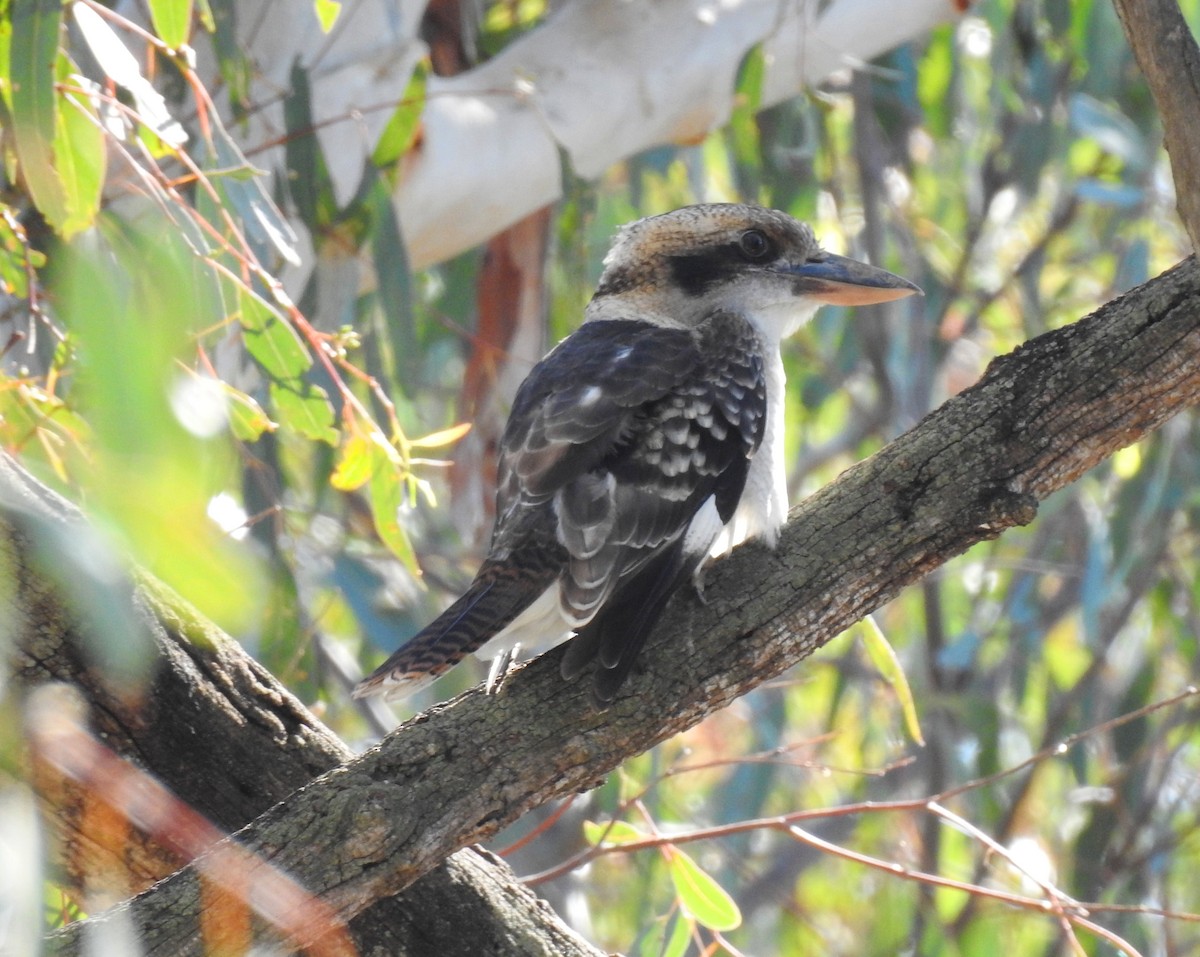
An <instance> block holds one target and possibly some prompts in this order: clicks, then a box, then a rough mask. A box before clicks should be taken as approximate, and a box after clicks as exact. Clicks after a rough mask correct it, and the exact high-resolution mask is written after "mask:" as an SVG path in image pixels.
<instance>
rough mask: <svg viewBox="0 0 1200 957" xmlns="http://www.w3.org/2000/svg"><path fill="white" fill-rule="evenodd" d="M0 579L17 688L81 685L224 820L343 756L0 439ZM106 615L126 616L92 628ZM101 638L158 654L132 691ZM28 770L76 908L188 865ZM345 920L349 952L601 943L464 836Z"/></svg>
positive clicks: (230, 825) (148, 760)
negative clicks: (423, 872)
mask: <svg viewBox="0 0 1200 957" xmlns="http://www.w3.org/2000/svg"><path fill="white" fill-rule="evenodd" d="M0 583H4V584H5V586H6V587H5V588H3V589H0V621H3V622H4V627H5V629H6V630H7V632H8V634H6V635H3V636H0V640H2V638H6V637H11V638H12V639H13V645H14V648H13V649H12V650H13V652H14V660H13V665H14V673H15V676H16V685H17V687H18V688H19V689H20V690H21V691H23V692H28V691H30V690H31V689H32V688H34V687H36V686H39V685H42V684H44V683H46V682H47V681H60V682H67V683H69V684H70V685H72V686H73V687H75V688H77V689H78V690H79V691H80V692H81V693H82V695H83V697H84V698H85V699H86V700H87V703H88V715H87V723H88V725H89V726H90V728H91V730H92V731H93V732H94V733H95V735H96V736H97V737H98V738H100V739H101V740H103V741H104V743H105V744H106V745H107V746H108V747H109V748H111V749H112V750H113V751H115V752H116V753H118V754H120V755H122V756H124V757H126V758H129V759H130V760H132V761H134V762H135V763H136V764H137V765H139V766H140V767H142V768H144V769H146V770H149V771H150V772H151V773H153V774H154V775H155V776H156V777H157V778H158V779H159V780H160V781H162V782H163V783H164V784H165V785H166V786H167V787H168V788H169V789H170V790H171V791H173V792H174V793H175V794H177V795H181V796H182V797H183V798H184V799H185V800H186V801H187V802H188V803H189V804H191V805H192V806H193V807H194V808H196V809H197V810H198V811H200V812H201V813H202V814H204V815H205V816H206V817H207V818H208V819H209V820H211V821H213V822H214V823H215V824H217V825H218V826H219V827H220V828H222V829H224V830H226V831H233V830H236V829H237V828H239V827H241V826H242V825H243V824H245V823H246V822H247V821H249V820H251V819H252V818H254V817H255V816H256V815H258V814H261V813H262V812H263V811H265V810H266V809H267V808H269V807H270V806H271V805H272V804H274V803H275V802H276V801H279V800H282V799H283V798H285V797H287V795H288V794H290V793H291V792H292V791H294V790H295V789H296V788H299V787H302V786H303V785H304V784H306V783H308V782H309V781H310V780H311V779H312V778H314V777H315V776H317V775H318V774H320V773H322V772H323V771H327V770H329V769H330V768H334V767H337V766H338V765H340V764H342V763H343V762H345V761H348V760H350V759H351V758H352V757H353V754H352V752H351V751H350V750H349V748H347V747H346V745H345V744H344V743H343V742H342V741H341V740H340V739H339V738H338V737H337V736H336V735H334V734H333V733H332V732H331V731H329V730H328V729H327V728H326V727H324V725H322V724H321V723H320V722H318V721H317V720H316V719H315V718H314V717H313V716H312V715H311V714H310V713H309V712H308V710H307V709H306V708H305V707H304V706H303V705H302V704H301V703H300V702H299V701H297V700H296V699H295V698H294V697H293V696H292V695H291V694H290V693H289V692H288V691H287V690H286V689H285V688H284V687H283V686H282V685H280V684H279V682H278V681H276V679H275V678H274V677H273V676H271V675H270V674H269V673H268V672H267V671H266V670H265V669H264V668H263V667H262V666H261V665H259V664H258V662H256V661H255V660H254V659H253V658H251V657H250V656H249V655H247V654H246V653H245V652H244V651H243V650H242V649H241V647H240V646H239V645H237V643H236V642H234V641H233V640H232V639H230V638H229V637H228V636H226V635H224V634H223V633H221V632H220V631H219V630H218V629H216V628H215V627H214V626H212V625H211V624H209V623H208V622H206V621H204V620H203V619H202V618H200V616H199V615H197V614H196V613H195V612H194V611H192V610H191V609H189V608H186V607H184V606H183V604H182V603H181V602H179V601H178V600H177V599H173V598H172V597H171V596H168V595H165V594H164V593H163V591H162V589H161V586H156V585H154V584H153V583H151V582H149V581H145V580H144V581H143V582H141V583H139V584H136V585H135V584H134V583H133V582H131V581H129V580H128V578H127V577H126V576H125V575H124V574H123V573H122V572H121V565H120V562H119V560H118V559H117V558H116V557H115V556H113V555H111V554H110V553H108V552H107V551H106V550H105V547H104V545H103V542H102V541H101V540H100V539H99V536H97V535H95V534H94V533H93V532H92V531H91V530H90V529H89V528H88V527H87V525H86V523H85V522H84V521H83V520H82V518H81V517H80V515H79V513H78V510H76V509H75V508H74V506H72V505H70V504H69V503H67V502H66V501H64V500H63V499H61V498H60V497H59V496H57V495H55V494H54V493H53V492H51V491H50V490H48V489H46V488H45V487H44V486H42V485H41V484H40V483H38V482H37V481H36V480H34V479H33V478H32V477H31V476H30V475H29V474H28V473H26V472H25V471H24V470H23V469H22V468H21V467H20V466H19V465H18V464H17V463H16V462H14V461H13V460H12V459H10V458H8V457H7V456H5V455H2V454H0ZM9 584H11V589H10V588H8V587H7V586H8V585H9ZM106 619H107V620H109V621H112V620H116V621H119V622H120V623H121V628H122V630H121V631H120V632H119V633H118V634H117V635H115V636H114V635H112V634H105V633H104V623H103V622H104V620H106ZM114 637H115V639H116V640H118V641H120V642H121V643H122V644H123V645H124V647H125V648H126V649H129V648H132V649H134V652H135V654H137V655H141V656H144V657H145V658H146V659H147V660H153V659H154V658H155V657H156V656H157V658H158V661H157V666H156V667H154V668H153V675H152V678H151V679H150V683H149V686H148V688H147V689H146V690H145V692H144V693H141V692H138V691H137V690H136V685H135V684H133V683H121V682H115V683H114V682H113V681H112V680H110V679H109V678H108V677H106V675H110V674H111V671H112V669H111V664H112V662H111V661H110V662H109V665H110V667H109V668H104V667H98V664H99V662H97V657H98V656H99V655H100V654H102V653H103V649H104V647H105V646H106V645H109V644H111V641H112V639H113V638H114ZM105 639H108V641H105ZM6 652H7V648H6ZM36 780H37V784H38V788H39V797H40V798H41V800H42V802H43V805H48V807H47V810H48V812H49V813H47V814H46V821H47V823H48V824H50V825H52V826H53V827H54V829H55V838H56V841H55V844H56V846H57V849H58V851H59V854H60V862H59V863H60V865H61V867H62V869H63V873H64V875H65V878H66V882H67V883H69V884H71V885H73V886H74V889H75V891H76V894H77V895H79V896H80V897H81V898H82V899H84V900H85V901H86V902H87V905H88V907H89V908H96V909H98V907H99V906H102V904H100V902H101V901H103V900H104V898H105V897H108V899H109V901H110V902H112V901H115V900H120V899H122V898H124V897H126V896H128V895H129V894H130V893H133V892H136V891H139V890H142V889H144V888H146V887H149V886H150V885H151V884H153V883H154V882H155V881H157V880H160V879H161V878H163V877H166V876H167V875H169V874H170V873H171V872H173V871H175V870H176V869H177V868H178V867H180V866H181V865H182V864H183V863H184V862H183V861H181V860H180V859H179V858H178V857H177V856H176V855H175V854H174V853H173V852H172V851H171V850H169V849H167V848H164V847H163V846H162V845H161V844H159V843H156V842H155V841H154V840H153V839H152V837H151V836H149V835H147V834H145V833H142V832H141V831H139V830H138V829H137V828H132V827H127V826H121V825H117V826H116V827H114V828H112V829H111V833H98V832H97V827H96V824H97V815H96V814H95V813H89V812H90V811H91V810H92V809H94V808H95V807H96V806H97V801H96V796H95V795H93V794H91V793H90V792H89V788H88V786H87V783H86V782H82V783H81V782H74V781H70V780H68V779H65V778H63V777H61V776H51V775H49V774H47V773H45V772H42V773H39V774H38V775H37V777H36ZM118 892H119V894H118ZM114 894H118V896H115V897H114V896H113V895H114ZM190 916H192V915H183V920H179V919H169V920H167V921H165V922H164V924H163V925H162V927H160V928H159V934H162V931H164V930H165V931H166V933H165V935H162V936H163V937H165V938H166V939H168V940H171V941H175V940H177V938H179V939H187V938H189V937H192V936H194V935H195V932H196V924H195V922H194V920H190V919H189V917H190ZM351 933H352V936H353V940H354V942H355V944H356V945H357V948H358V950H359V952H360V953H362V954H375V953H386V954H389V955H394V957H404V955H409V957H423V955H427V957H475V955H477V954H479V953H484V952H486V953H489V954H495V955H506V957H524V955H543V954H546V953H553V954H563V955H570V957H599V951H597V950H595V949H594V948H592V947H591V946H590V945H588V944H587V943H586V942H585V941H584V940H583V939H582V938H580V937H579V936H578V935H576V934H575V933H574V932H572V931H571V930H570V929H569V928H567V927H566V925H564V924H563V923H562V922H561V921H559V920H558V919H557V917H556V916H555V915H554V914H553V912H552V911H550V910H549V908H548V907H546V906H545V905H544V904H543V903H542V902H540V901H539V900H538V899H537V898H536V897H535V895H534V894H533V893H532V892H530V891H529V890H528V889H527V888H525V887H523V886H521V885H520V883H519V882H518V881H517V880H516V877H515V875H513V873H512V871H511V870H510V869H509V868H508V867H507V865H505V864H503V862H500V861H498V860H497V859H495V858H493V857H491V856H490V855H484V854H482V853H480V852H478V851H476V850H464V851H462V852H460V853H458V854H454V855H452V856H450V857H449V859H447V860H446V861H445V862H444V863H443V864H442V865H441V866H439V867H437V868H436V869H435V870H433V871H432V872H431V873H430V874H428V875H427V876H426V877H425V878H423V879H422V880H420V881H418V882H417V883H416V884H414V885H413V886H412V887H411V888H410V889H409V890H408V891H406V892H404V893H403V894H401V895H398V896H395V897H389V898H387V899H384V900H382V901H379V902H377V903H376V905H375V906H373V907H371V908H369V909H367V910H366V911H365V912H364V913H363V914H362V915H361V917H359V918H358V919H357V920H356V921H354V922H353V924H352V925H351ZM172 934H174V935H177V937H171V935H172ZM62 946H64V947H66V948H67V949H68V950H70V949H71V948H72V947H73V946H74V945H73V944H70V943H63V945H62ZM188 946H190V947H191V948H192V950H191V951H189V950H188ZM188 946H184V945H183V944H179V946H178V948H176V946H175V944H174V943H168V944H164V948H165V949H164V950H163V951H162V952H164V953H181V954H182V953H187V952H192V953H195V952H197V950H196V949H195V948H196V947H197V944H195V943H194V942H193V943H191V944H189V945H188Z"/></svg>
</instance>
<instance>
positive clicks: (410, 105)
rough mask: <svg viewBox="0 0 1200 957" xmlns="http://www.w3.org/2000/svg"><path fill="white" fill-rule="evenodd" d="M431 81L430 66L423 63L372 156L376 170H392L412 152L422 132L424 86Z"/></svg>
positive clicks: (405, 89) (410, 81)
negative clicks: (381, 168) (419, 131)
mask: <svg viewBox="0 0 1200 957" xmlns="http://www.w3.org/2000/svg"><path fill="white" fill-rule="evenodd" d="M428 80H429V65H428V63H426V61H424V60H422V61H421V62H420V63H418V64H417V66H416V69H414V70H413V74H412V76H411V77H409V80H408V86H406V87H405V88H404V97H403V98H402V99H401V100H400V102H399V103H397V104H396V111H395V112H394V113H393V114H392V116H391V118H390V119H389V120H388V122H387V126H385V127H384V128H383V132H382V133H381V134H380V136H379V142H377V143H376V144H375V150H374V152H372V153H371V162H373V163H374V164H375V165H376V166H391V165H392V164H393V163H395V162H396V161H397V160H398V159H400V157H401V156H403V155H404V154H405V153H407V152H408V151H409V149H410V148H411V147H412V145H413V143H414V142H415V141H416V138H417V131H418V130H419V129H420V128H421V114H422V113H423V112H424V110H425V85H426V83H427V82H428Z"/></svg>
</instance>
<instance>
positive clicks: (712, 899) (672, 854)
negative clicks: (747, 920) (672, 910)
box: [666, 847, 742, 931]
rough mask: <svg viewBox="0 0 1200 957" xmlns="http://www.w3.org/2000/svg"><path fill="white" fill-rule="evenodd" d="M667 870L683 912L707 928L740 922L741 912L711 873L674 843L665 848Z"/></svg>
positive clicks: (725, 927) (731, 926)
mask: <svg viewBox="0 0 1200 957" xmlns="http://www.w3.org/2000/svg"><path fill="white" fill-rule="evenodd" d="M666 850H667V870H668V871H669V872H670V874H671V883H673V884H674V885H675V894H676V896H678V898H679V904H680V906H681V907H682V908H683V910H684V912H685V913H686V914H687V915H688V916H690V917H692V918H694V919H695V920H696V922H697V923H699V924H702V925H704V926H705V927H707V928H708V929H709V930H716V931H725V930H733V929H734V928H736V927H739V926H741V923H742V912H741V911H740V910H738V906H737V904H736V903H734V900H733V898H732V897H730V896H729V895H728V894H727V893H726V892H725V888H723V887H722V886H721V885H720V884H718V883H717V882H716V880H715V879H714V878H713V876H712V875H711V874H709V873H708V872H707V871H706V870H704V868H702V867H701V866H700V865H699V864H697V863H696V862H695V861H694V860H692V858H691V857H690V856H689V855H687V854H686V853H684V852H683V851H681V850H679V848H677V847H668V848H667V849H666Z"/></svg>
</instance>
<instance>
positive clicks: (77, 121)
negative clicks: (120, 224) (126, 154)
mask: <svg viewBox="0 0 1200 957" xmlns="http://www.w3.org/2000/svg"><path fill="white" fill-rule="evenodd" d="M107 155H108V154H107V150H106V148H105V145H104V133H103V131H102V130H101V129H100V122H99V117H98V116H96V114H95V111H94V110H93V108H92V104H91V103H89V102H88V101H87V100H86V99H84V98H83V97H80V96H78V95H77V94H75V93H66V92H64V93H63V94H62V98H61V100H60V102H59V109H58V112H57V118H56V128H55V135H54V158H55V162H56V163H57V166H58V178H59V182H60V183H61V185H62V189H63V199H64V202H65V204H66V219H65V220H64V221H63V223H62V224H61V227H60V232H61V233H62V235H63V237H64V238H67V239H69V238H70V237H71V236H73V235H75V234H76V233H78V232H82V231H83V230H85V229H87V228H88V227H89V226H91V225H92V223H93V222H94V221H95V219H96V214H97V213H98V212H99V211H100V192H101V189H102V188H103V186H104V171H105V169H106V167H107V165H108V164H107Z"/></svg>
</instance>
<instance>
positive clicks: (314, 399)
mask: <svg viewBox="0 0 1200 957" xmlns="http://www.w3.org/2000/svg"><path fill="white" fill-rule="evenodd" d="M270 391H271V404H272V405H273V406H274V409H275V414H276V417H277V418H278V419H279V424H280V425H281V426H283V427H284V428H286V429H290V430H291V431H293V432H295V433H296V434H298V435H302V436H304V437H305V438H306V439H312V440H314V441H316V442H328V443H329V444H330V445H334V446H336V445H337V443H338V431H337V429H335V428H334V426H333V422H334V418H333V406H332V405H330V404H329V396H328V395H327V394H326V392H325V390H324V389H322V388H321V387H320V386H318V385H313V384H312V383H311V382H305V381H303V380H302V379H291V380H289V381H286V382H272V383H271V390H270Z"/></svg>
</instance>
